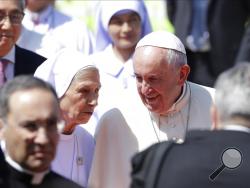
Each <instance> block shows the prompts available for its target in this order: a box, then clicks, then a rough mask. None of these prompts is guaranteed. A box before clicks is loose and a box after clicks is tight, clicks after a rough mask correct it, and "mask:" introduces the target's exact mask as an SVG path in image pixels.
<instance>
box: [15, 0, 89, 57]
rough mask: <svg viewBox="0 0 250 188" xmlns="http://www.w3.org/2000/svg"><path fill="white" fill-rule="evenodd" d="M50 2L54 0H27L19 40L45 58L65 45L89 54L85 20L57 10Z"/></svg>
mask: <svg viewBox="0 0 250 188" xmlns="http://www.w3.org/2000/svg"><path fill="white" fill-rule="evenodd" d="M53 3H54V0H42V1H37V0H27V1H26V9H25V16H24V19H23V22H22V24H23V32H22V34H21V36H20V38H19V40H18V44H19V45H20V46H21V47H23V48H25V49H28V50H31V51H34V52H36V53H38V54H40V55H43V56H44V57H46V58H48V57H50V56H51V55H54V54H55V53H56V52H58V51H59V50H60V49H62V48H65V47H67V48H72V49H75V50H78V51H81V52H82V53H84V54H86V55H88V54H91V53H92V52H93V36H92V33H91V32H90V30H89V29H88V28H87V26H86V24H85V23H84V22H83V21H80V20H78V19H77V18H73V17H70V16H68V15H66V14H64V13H62V12H59V11H58V10H56V8H55V7H54V5H53Z"/></svg>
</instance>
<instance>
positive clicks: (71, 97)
mask: <svg viewBox="0 0 250 188" xmlns="http://www.w3.org/2000/svg"><path fill="white" fill-rule="evenodd" d="M100 85H101V84H100V78H99V73H98V70H97V69H95V68H87V69H83V70H80V72H78V73H77V74H76V76H75V78H74V79H73V81H72V83H71V84H70V86H69V88H68V90H67V91H66V92H65V94H64V95H63V97H62V98H61V100H60V108H61V111H62V115H63V118H64V120H65V122H66V126H67V125H72V124H73V125H77V124H81V123H87V122H88V120H89V119H90V117H91V115H92V113H93V111H94V109H95V107H96V105H97V100H98V93H99V89H100Z"/></svg>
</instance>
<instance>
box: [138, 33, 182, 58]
mask: <svg viewBox="0 0 250 188" xmlns="http://www.w3.org/2000/svg"><path fill="white" fill-rule="evenodd" d="M142 46H155V47H159V48H168V49H172V50H176V51H178V52H181V53H183V54H186V50H185V47H184V45H183V44H182V42H181V41H180V39H179V38H178V37H176V36H175V35H174V34H172V33H170V32H167V31H155V32H151V33H149V34H147V35H146V36H145V37H143V38H142V39H141V40H140V41H139V42H138V43H137V46H136V48H138V47H142Z"/></svg>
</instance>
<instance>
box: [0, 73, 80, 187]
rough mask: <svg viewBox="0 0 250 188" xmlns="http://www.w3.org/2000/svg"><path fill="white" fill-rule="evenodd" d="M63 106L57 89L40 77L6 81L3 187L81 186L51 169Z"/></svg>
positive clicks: (0, 97)
mask: <svg viewBox="0 0 250 188" xmlns="http://www.w3.org/2000/svg"><path fill="white" fill-rule="evenodd" d="M41 99H42V100H41ZM59 109H60V108H59V103H58V99H57V95H56V93H55V91H54V89H53V88H52V87H51V86H50V85H49V84H48V83H46V82H44V81H42V80H40V79H38V78H35V77H33V76H31V75H30V76H27V75H22V76H17V77H15V78H14V79H13V80H11V81H8V82H7V83H6V84H4V85H3V87H2V88H1V90H0V143H1V150H0V165H1V168H0V187H4V188H30V187H37V188H58V187H60V188H61V187H62V188H64V187H65V188H80V186H79V185H77V184H75V183H74V182H72V181H71V180H68V179H66V178H64V177H62V176H60V175H58V174H57V173H55V172H53V171H51V170H50V165H51V162H52V160H53V159H54V157H55V154H56V148H57V143H58V138H59V130H60V128H63V127H62V126H61V125H62V124H61V123H60V122H61V116H60V110H59ZM62 165H63V164H62Z"/></svg>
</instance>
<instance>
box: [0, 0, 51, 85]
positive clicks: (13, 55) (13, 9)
mask: <svg viewBox="0 0 250 188" xmlns="http://www.w3.org/2000/svg"><path fill="white" fill-rule="evenodd" d="M23 9H24V1H23V0H5V1H0V60H1V59H7V60H8V61H10V62H11V63H8V64H7V67H6V68H5V71H4V72H5V77H6V78H7V80H10V79H12V78H13V77H14V76H17V75H21V74H33V73H34V72H35V70H36V68H37V67H38V66H39V65H40V64H41V63H42V62H44V61H45V60H46V59H45V58H44V57H42V56H40V55H38V54H35V53H34V52H31V51H28V50H25V49H23V48H20V47H18V46H17V45H16V41H17V39H18V38H19V36H20V33H21V30H22V24H21V22H22V19H23V17H24V13H23ZM0 63H1V61H0Z"/></svg>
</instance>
